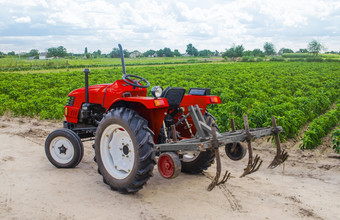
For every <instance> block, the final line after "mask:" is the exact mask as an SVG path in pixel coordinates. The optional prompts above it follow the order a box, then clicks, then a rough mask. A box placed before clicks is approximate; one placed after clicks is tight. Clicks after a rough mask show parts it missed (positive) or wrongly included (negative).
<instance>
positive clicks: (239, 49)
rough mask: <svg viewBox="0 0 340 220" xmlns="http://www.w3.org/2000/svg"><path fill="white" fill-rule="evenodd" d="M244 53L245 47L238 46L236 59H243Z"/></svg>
mask: <svg viewBox="0 0 340 220" xmlns="http://www.w3.org/2000/svg"><path fill="white" fill-rule="evenodd" d="M243 51H244V47H243V45H238V46H236V47H235V55H236V57H242V55H243Z"/></svg>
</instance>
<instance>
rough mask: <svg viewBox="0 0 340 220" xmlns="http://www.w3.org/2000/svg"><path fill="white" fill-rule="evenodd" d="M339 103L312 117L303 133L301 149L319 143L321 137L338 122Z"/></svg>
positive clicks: (339, 114) (310, 147)
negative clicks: (333, 107)
mask: <svg viewBox="0 0 340 220" xmlns="http://www.w3.org/2000/svg"><path fill="white" fill-rule="evenodd" d="M339 118H340V104H338V105H337V106H336V108H335V109H333V110H330V111H328V112H327V113H326V114H324V115H321V116H319V117H318V118H316V119H314V120H313V121H312V122H311V123H310V124H309V126H308V130H307V131H306V132H305V133H304V134H303V137H302V144H301V145H300V148H301V149H313V148H315V147H317V146H318V145H320V144H321V139H322V138H323V137H325V136H326V135H327V134H328V133H329V132H330V131H331V130H332V128H333V127H334V126H335V125H336V124H337V123H338V122H339Z"/></svg>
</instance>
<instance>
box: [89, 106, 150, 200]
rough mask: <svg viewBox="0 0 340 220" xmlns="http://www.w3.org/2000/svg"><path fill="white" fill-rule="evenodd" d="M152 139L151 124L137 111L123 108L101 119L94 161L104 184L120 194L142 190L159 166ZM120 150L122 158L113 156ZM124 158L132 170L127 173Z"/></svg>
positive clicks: (116, 109) (112, 111)
mask: <svg viewBox="0 0 340 220" xmlns="http://www.w3.org/2000/svg"><path fill="white" fill-rule="evenodd" d="M117 129H118V130H117ZM116 133H117V134H116ZM115 134H116V136H114V135H115ZM153 136H154V134H153V132H152V131H151V129H150V128H149V127H148V122H147V121H146V120H145V119H144V118H142V117H141V116H139V114H138V113H137V112H135V111H134V110H131V109H128V108H122V107H121V108H115V109H112V110H110V111H109V112H108V114H106V116H104V118H103V119H102V120H101V122H100V124H99V126H98V128H97V132H96V138H95V158H96V162H97V164H98V173H99V174H101V175H102V176H103V182H104V183H106V184H108V185H109V186H110V187H111V189H112V190H118V191H119V192H120V193H135V192H137V191H139V190H140V189H142V188H143V186H144V185H145V184H146V182H147V181H148V180H149V178H150V177H151V176H152V172H153V168H154V165H155V164H156V162H155V152H154V149H153V147H154V141H153ZM113 138H115V139H113ZM123 141H124V142H123ZM129 143H130V144H129ZM131 144H132V145H133V146H132V147H131V146H130V145H131ZM119 146H122V147H121V148H120V147H119ZM118 148H119V149H118ZM119 150H120V151H121V152H122V153H121V155H118V154H114V152H117V151H118V152H119ZM124 155H125V156H124ZM129 156H130V157H129ZM110 158H111V159H110ZM126 158H128V159H126ZM125 159H126V160H127V161H128V162H127V164H129V165H131V166H132V167H131V169H128V170H126V167H127V165H125V164H124V163H120V162H122V161H123V160H125ZM117 166H119V167H123V168H124V169H125V170H124V169H123V168H120V169H119V168H118V167H117Z"/></svg>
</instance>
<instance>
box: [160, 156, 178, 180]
mask: <svg viewBox="0 0 340 220" xmlns="http://www.w3.org/2000/svg"><path fill="white" fill-rule="evenodd" d="M157 166H158V171H159V173H160V174H161V175H162V177H164V178H166V179H169V178H171V177H172V176H173V175H174V172H175V165H174V162H173V161H172V158H171V157H170V156H169V155H167V154H161V155H160V156H159V159H158V162H157Z"/></svg>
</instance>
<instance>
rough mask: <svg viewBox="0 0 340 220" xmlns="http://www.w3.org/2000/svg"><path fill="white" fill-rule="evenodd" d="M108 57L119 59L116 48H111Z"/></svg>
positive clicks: (118, 52)
mask: <svg viewBox="0 0 340 220" xmlns="http://www.w3.org/2000/svg"><path fill="white" fill-rule="evenodd" d="M109 57H111V58H118V57H120V51H119V49H118V48H117V47H115V48H113V49H112V51H111V52H110V53H109Z"/></svg>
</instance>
